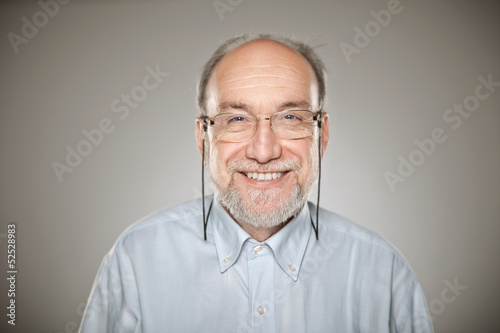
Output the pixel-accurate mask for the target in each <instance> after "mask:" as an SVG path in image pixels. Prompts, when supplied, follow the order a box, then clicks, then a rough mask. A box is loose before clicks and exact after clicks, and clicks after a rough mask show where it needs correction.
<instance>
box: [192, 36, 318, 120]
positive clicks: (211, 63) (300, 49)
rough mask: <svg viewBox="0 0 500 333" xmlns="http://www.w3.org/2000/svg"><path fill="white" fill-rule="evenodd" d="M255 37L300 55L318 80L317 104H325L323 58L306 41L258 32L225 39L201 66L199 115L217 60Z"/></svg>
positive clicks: (202, 109)
mask: <svg viewBox="0 0 500 333" xmlns="http://www.w3.org/2000/svg"><path fill="white" fill-rule="evenodd" d="M257 39H268V40H273V41H276V42H279V43H281V44H284V45H286V46H288V47H289V48H291V49H292V50H294V51H295V52H297V53H298V54H300V55H302V56H303V57H304V58H305V59H306V60H307V62H308V63H309V64H310V65H311V67H312V68H313V70H314V74H315V75H316V80H317V81H318V105H319V107H320V109H321V108H323V106H324V105H325V98H326V78H327V76H326V66H325V64H324V63H323V60H321V58H320V57H319V56H318V54H317V53H316V51H314V49H313V48H312V47H311V46H309V45H307V44H306V43H303V42H299V41H295V40H292V39H290V38H286V37H281V36H275V35H271V34H258V35H249V34H245V35H240V36H236V37H233V38H231V39H229V40H227V41H225V42H224V43H223V44H222V45H221V46H219V47H218V48H217V50H215V52H214V53H213V54H212V57H210V59H209V60H208V61H207V63H206V64H205V66H204V67H203V70H202V73H201V76H200V79H199V81H198V96H197V103H198V112H199V115H200V116H204V115H206V113H207V112H206V98H205V95H206V89H207V85H208V81H209V80H210V77H211V76H212V73H213V71H214V69H215V67H216V66H217V65H218V64H219V62H220V61H221V60H222V58H224V57H225V56H226V54H228V53H229V52H231V51H232V50H234V49H235V48H237V47H238V46H240V45H243V44H245V43H248V42H251V41H253V40H257Z"/></svg>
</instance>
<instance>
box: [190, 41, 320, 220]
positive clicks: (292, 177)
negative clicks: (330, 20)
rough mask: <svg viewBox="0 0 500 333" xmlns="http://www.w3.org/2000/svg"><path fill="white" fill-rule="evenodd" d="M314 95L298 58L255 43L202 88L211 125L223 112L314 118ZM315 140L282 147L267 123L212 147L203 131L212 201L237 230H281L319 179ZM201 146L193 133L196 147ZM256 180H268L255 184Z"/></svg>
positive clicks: (314, 86)
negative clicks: (301, 113) (298, 113)
mask: <svg viewBox="0 0 500 333" xmlns="http://www.w3.org/2000/svg"><path fill="white" fill-rule="evenodd" d="M317 91H318V88H317V83H316V78H315V75H314V71H313V70H312V68H311V66H310V65H309V64H308V62H307V61H306V60H305V59H304V58H302V56H300V55H299V54H297V53H296V52H295V51H293V50H291V49H290V48H288V47H286V46H284V45H283V44H281V43H277V42H274V41H268V40H257V41H253V42H249V43H247V44H244V45H242V46H240V47H238V48H236V49H235V50H233V51H232V52H230V53H229V54H228V55H226V57H225V58H224V59H223V60H222V61H221V62H220V63H219V64H218V66H217V67H216V69H215V71H214V73H213V74H212V76H211V78H210V81H209V84H208V87H207V95H206V99H207V112H208V116H209V117H210V118H213V117H214V116H215V115H216V114H218V113H227V112H236V113H250V114H253V115H255V116H256V117H257V118H268V117H270V116H271V115H272V114H273V113H275V112H278V111H283V110H311V111H313V112H316V111H318V95H317ZM325 122H326V124H325V126H324V130H323V143H322V145H323V148H326V144H327V142H328V122H327V120H326V121H325ZM325 129H326V133H325ZM316 138H317V136H316V135H313V136H311V137H307V138H303V139H296V140H286V139H280V138H278V137H276V135H275V134H274V133H273V130H272V128H271V124H270V121H268V120H260V121H258V125H257V130H256V132H255V134H254V136H253V137H252V138H251V139H250V140H248V141H245V142H240V143H229V142H221V141H218V140H216V139H215V138H214V137H213V133H212V132H211V131H210V130H209V133H208V140H207V148H208V149H207V150H208V154H207V157H208V158H207V161H208V163H207V166H208V170H209V174H210V177H211V179H212V181H213V183H214V186H215V189H214V190H215V195H216V197H217V199H218V200H220V201H221V203H222V204H223V205H224V206H225V208H226V209H228V210H229V212H230V213H231V214H232V215H233V217H234V218H235V219H236V221H237V222H239V223H249V224H251V225H253V226H256V227H273V226H275V225H278V224H280V223H283V222H286V221H287V220H288V219H289V218H291V217H293V216H294V215H295V214H297V213H298V211H299V210H300V209H301V208H302V206H303V204H304V203H305V201H306V200H307V196H308V194H309V191H310V189H311V187H312V185H313V181H314V180H315V178H316V176H317V162H318V161H317V159H318V157H317V144H316V141H317V140H316ZM201 139H202V133H200V130H199V127H198V145H199V146H200V142H201V141H200V140H201ZM256 174H257V175H256ZM259 174H260V177H261V178H262V177H264V178H265V179H267V180H259ZM255 176H257V179H255V178H256V177H255ZM266 176H267V178H266ZM269 178H272V179H270V180H269Z"/></svg>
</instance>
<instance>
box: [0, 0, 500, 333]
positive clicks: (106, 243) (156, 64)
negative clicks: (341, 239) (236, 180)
mask: <svg viewBox="0 0 500 333" xmlns="http://www.w3.org/2000/svg"><path fill="white" fill-rule="evenodd" d="M66 2H68V1H67V0H66V1H63V0H60V3H59V2H55V0H42V1H41V3H38V2H37V1H10V2H9V1H3V2H2V3H1V5H0V12H1V14H0V15H1V19H0V33H1V34H3V37H2V39H1V42H0V57H1V58H0V59H1V62H0V77H1V90H0V103H1V104H0V105H1V111H0V158H1V164H0V168H1V169H0V170H1V173H0V250H1V253H0V268H1V270H2V272H1V273H0V275H1V276H7V273H6V271H7V270H8V269H7V266H6V262H7V261H6V258H7V225H8V224H9V223H10V222H15V223H16V224H17V228H16V236H17V238H16V241H17V243H16V251H17V252H16V260H17V267H16V268H17V270H18V273H17V279H16V305H17V307H16V311H17V312H16V315H17V317H16V323H17V324H16V326H15V327H13V326H11V325H8V324H7V319H8V318H7V317H6V313H7V310H6V306H7V302H8V300H9V298H8V296H7V289H8V285H7V282H6V280H5V278H3V282H2V283H1V285H0V304H1V308H2V309H4V310H1V311H0V312H1V316H0V318H3V319H1V321H0V331H2V332H53V333H59V332H76V326H77V323H78V324H79V323H80V320H81V315H82V311H83V306H84V304H85V302H86V300H87V297H88V295H89V292H90V288H91V286H92V283H93V280H94V277H95V274H96V272H97V269H98V267H99V264H100V261H101V259H102V258H103V256H104V255H105V253H106V252H107V251H109V250H110V248H111V247H112V245H113V243H114V241H115V240H116V238H117V237H118V236H119V235H120V234H121V232H122V231H123V230H124V229H125V228H127V226H129V225H130V224H132V223H134V222H135V221H137V220H139V219H140V218H142V217H144V216H145V215H148V214H150V213H152V212H154V211H156V210H159V209H161V208H164V207H167V206H171V205H174V204H177V203H180V202H183V201H186V200H190V199H192V198H195V197H198V196H200V195H201V192H200V191H201V183H200V162H201V158H200V156H199V153H198V151H197V149H196V145H195V140H194V119H195V117H196V114H197V113H196V107H195V93H196V89H195V85H196V79H197V77H198V74H199V73H200V69H201V67H202V65H203V64H204V61H206V60H207V59H208V57H209V56H210V54H211V53H212V52H213V50H214V49H215V47H216V46H217V45H218V44H219V43H220V42H222V41H224V40H226V39H227V38H230V37H232V36H234V35H237V34H241V33H246V32H275V33H279V34H283V35H284V36H287V37H294V38H298V39H301V40H305V41H310V42H312V43H313V44H315V45H321V46H320V47H319V48H318V52H319V53H320V54H321V55H322V56H323V57H324V60H325V62H326V64H327V66H328V70H329V86H328V95H329V104H328V107H327V111H328V112H329V114H330V117H331V118H330V123H331V129H332V133H331V134H332V135H331V141H330V146H329V149H328V151H327V154H326V156H325V160H324V164H323V185H322V199H321V204H322V206H323V207H325V208H328V209H330V210H334V211H336V212H338V213H340V214H342V215H345V216H347V217H349V218H351V219H352V220H354V221H356V222H358V223H360V224H362V225H364V226H366V227H367V228H370V229H373V230H376V231H378V232H380V233H381V234H382V235H383V236H384V237H386V238H387V239H388V240H389V241H390V242H391V243H392V244H394V245H395V246H396V247H397V248H398V249H399V250H400V251H401V252H402V253H403V254H404V256H405V257H406V258H407V259H408V261H409V262H410V264H411V266H412V267H413V269H414V271H415V272H416V274H417V276H418V278H419V280H420V282H421V284H422V287H423V290H424V292H425V295H426V297H427V300H428V302H429V305H430V309H431V313H432V316H433V317H434V326H435V330H436V332H454V333H456V332H482V333H485V332H500V316H499V312H498V311H499V309H500V288H499V286H498V284H499V282H500V242H499V238H500V177H499V171H500V149H499V143H500V113H499V112H500V84H499V83H498V82H500V61H499V60H500V43H499V42H500V20H499V14H500V10H499V8H500V6H499V5H498V3H497V2H496V1H451V0H449V1H425V0H414V1H410V0H401V2H400V3H399V4H398V2H397V1H396V0H391V1H387V0H375V1H317V0H316V1H264V0H253V1H251V0H244V1H242V0H220V1H211V0H207V1H201V0H200V1H195V0H186V1H180V0H179V1H159V0H158V1H83V0H73V1H70V2H68V3H66ZM43 8H45V9H43ZM388 8H389V10H388ZM382 10H384V11H382ZM381 11H382V12H381ZM391 11H392V13H391ZM384 13H390V15H391V17H390V19H389V17H388V15H385V16H384ZM375 17H378V21H377V19H376V18H375ZM360 31H361V32H360ZM148 71H160V72H165V73H168V76H167V75H166V74H161V73H160V75H159V76H158V77H157V82H156V84H154V83H155V81H154V80H150V81H148V83H149V84H150V85H149V88H150V90H145V89H144V87H143V79H144V78H145V77H146V76H147V75H148ZM488 80H489V81H493V83H489V84H486V86H485V84H484V82H486V81H488ZM482 82H483V83H482ZM495 82H497V83H495ZM151 85H153V86H154V87H152V86H151ZM125 94H128V95H130V96H132V97H131V100H130V102H129V103H130V105H131V106H127V104H125V103H126V102H125V101H124V100H122V96H123V95H125ZM476 95H477V96H476ZM454 105H455V106H454ZM461 105H462V106H461ZM460 108H462V111H460V110H459V109H460ZM127 109H128V111H127ZM468 110H470V111H468ZM95 129H99V131H100V132H102V133H103V134H102V138H101V137H100V135H99V134H97V131H96V130H95ZM85 131H88V133H94V137H93V138H94V139H93V140H94V142H95V144H94V143H90V141H89V140H88V139H87V138H86V137H85V135H84V134H83V133H85ZM103 131H106V132H107V133H106V132H103ZM433 133H434V137H433ZM431 140H432V142H433V143H431ZM85 142H86V143H85ZM416 142H419V144H417V143H416ZM419 145H420V146H422V147H423V148H419ZM72 150H74V151H76V152H77V153H78V151H80V152H81V155H86V156H80V158H81V159H78V158H77V157H75V156H73V157H71V158H70V163H68V162H67V161H66V157H67V155H68V151H72ZM402 161H407V162H402ZM408 163H412V164H413V165H410V164H408ZM70 164H71V165H72V166H71V165H70ZM405 164H406V165H405ZM54 165H56V166H57V168H58V170H59V171H58V172H59V177H58V175H57V172H56V171H55V170H54ZM398 168H399V170H398ZM70 171H71V172H70ZM387 177H389V179H390V180H391V182H388V180H387ZM391 184H392V185H391ZM313 199H314V198H313ZM201 232H202V224H201V221H200V233H201ZM453 284H455V285H459V289H456V288H455V290H451V289H449V287H448V286H449V285H453ZM447 288H448V289H447Z"/></svg>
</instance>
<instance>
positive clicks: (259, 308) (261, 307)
mask: <svg viewBox="0 0 500 333" xmlns="http://www.w3.org/2000/svg"><path fill="white" fill-rule="evenodd" d="M257 312H258V313H259V314H260V315H261V316H262V315H263V314H264V312H266V308H265V307H263V306H262V305H259V307H258V308H257Z"/></svg>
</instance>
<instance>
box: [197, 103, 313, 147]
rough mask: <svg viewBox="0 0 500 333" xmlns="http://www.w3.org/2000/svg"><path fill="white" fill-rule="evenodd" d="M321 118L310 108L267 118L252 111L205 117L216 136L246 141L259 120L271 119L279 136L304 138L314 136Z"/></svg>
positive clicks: (230, 140)
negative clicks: (255, 114) (259, 116)
mask: <svg viewBox="0 0 500 333" xmlns="http://www.w3.org/2000/svg"><path fill="white" fill-rule="evenodd" d="M320 119H321V113H320V112H312V111H309V110H284V111H279V112H276V113H273V114H272V115H271V116H270V117H267V118H257V117H256V116H254V115H253V114H250V113H219V114H218V115H216V116H215V117H214V118H213V119H210V118H209V117H208V116H204V117H203V121H204V122H205V124H206V125H210V126H213V130H214V136H215V138H216V139H217V140H219V141H223V142H244V141H248V140H250V139H251V138H252V137H253V136H254V134H255V132H256V131H257V125H258V122H259V120H269V121H270V122H271V128H272V130H273V132H274V135H276V136H277V137H278V138H281V139H288V140H294V139H303V138H307V137H309V136H312V135H313V133H314V127H315V126H316V124H317V122H318V120H320Z"/></svg>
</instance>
